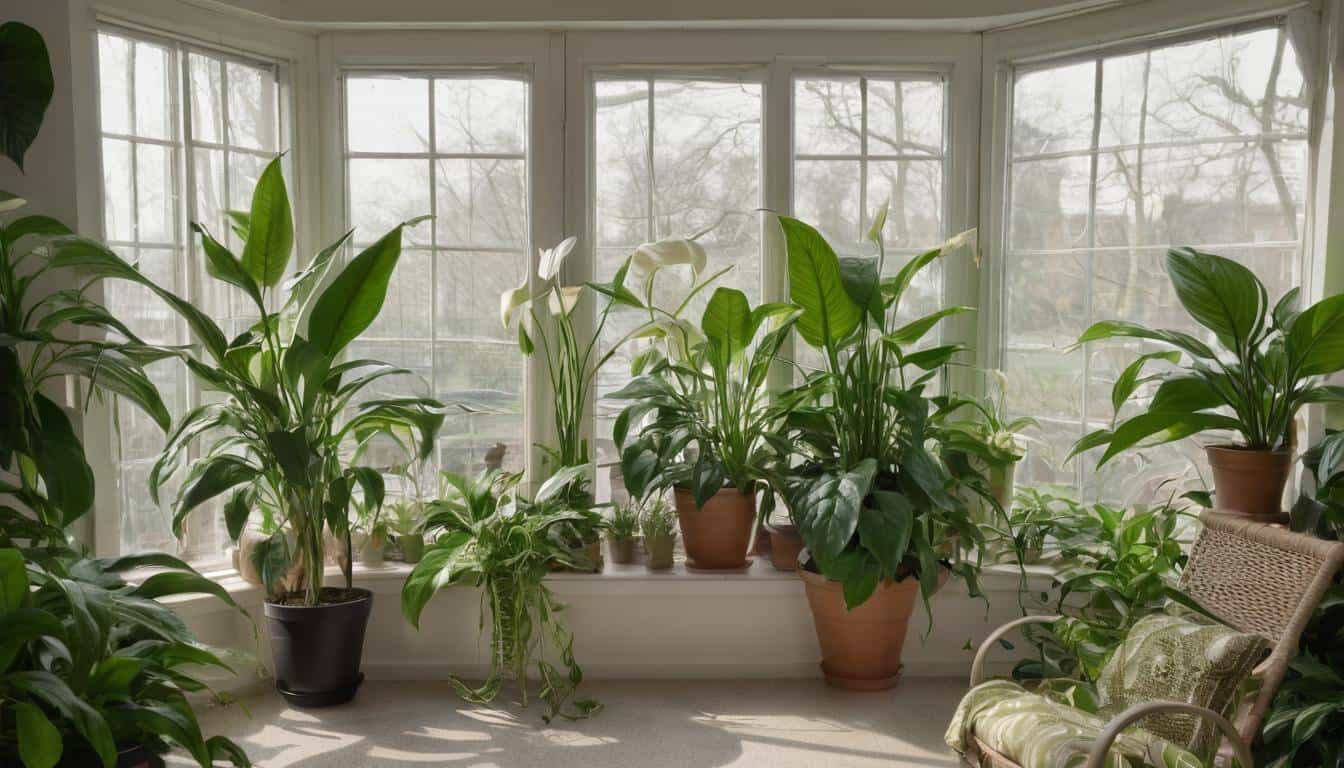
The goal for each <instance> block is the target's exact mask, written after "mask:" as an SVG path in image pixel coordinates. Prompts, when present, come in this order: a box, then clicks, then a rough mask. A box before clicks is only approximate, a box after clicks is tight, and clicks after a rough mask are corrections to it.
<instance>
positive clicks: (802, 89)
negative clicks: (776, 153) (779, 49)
mask: <svg viewBox="0 0 1344 768" xmlns="http://www.w3.org/2000/svg"><path fill="white" fill-rule="evenodd" d="M793 100H794V106H793V149H794V152H797V153H798V154H800V155H822V154H824V155H834V154H842V155H853V154H858V152H859V149H860V139H859V133H860V131H861V130H862V125H863V97H862V95H861V93H860V90H859V78H857V77H848V78H806V79H799V80H797V81H795V82H794V87H793Z"/></svg>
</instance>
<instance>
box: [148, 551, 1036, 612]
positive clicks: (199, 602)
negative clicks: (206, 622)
mask: <svg viewBox="0 0 1344 768" xmlns="http://www.w3.org/2000/svg"><path fill="white" fill-rule="evenodd" d="M412 567H413V566H411V565H408V564H407V563H403V562H399V561H391V560H389V561H387V562H385V563H383V564H382V565H381V566H366V565H364V564H362V563H356V564H355V567H354V572H353V576H354V583H355V585H356V586H359V587H364V588H365V589H368V590H369V591H371V592H373V593H374V594H375V595H390V596H392V598H393V599H394V600H396V599H398V598H397V596H398V595H399V594H400V593H401V586H402V584H403V583H404V582H405V581H406V577H407V576H408V575H410V573H411V569H412ZM1054 572H1055V569H1054V568H1053V567H1051V566H1049V565H1031V566H1027V568H1026V580H1025V583H1024V581H1023V575H1022V573H1021V572H1019V571H1018V569H1017V568H1016V567H1015V566H1010V565H990V566H986V567H985V568H984V570H983V571H982V574H981V587H982V589H983V590H984V592H985V593H986V595H988V596H989V597H990V598H991V599H994V597H995V596H1003V595H1013V594H1016V593H1017V592H1018V591H1019V589H1023V588H1025V589H1028V590H1031V591H1033V592H1042V591H1048V590H1050V588H1051V578H1052V576H1053V575H1054ZM147 573H148V571H146V572H145V573H143V574H141V573H136V574H131V577H130V578H129V579H128V580H131V581H135V580H136V578H135V577H137V576H140V577H143V575H147ZM204 575H205V576H206V577H208V578H210V579H212V580H214V581H215V582H216V583H218V584H219V585H220V586H222V587H223V588H224V589H225V591H227V592H228V593H229V596H230V597H232V598H233V599H234V600H235V601H236V602H237V603H238V604H239V605H241V606H242V607H243V608H245V609H252V608H257V607H259V606H260V605H261V603H262V601H263V599H264V598H265V594H264V591H263V590H262V589H261V587H259V586H257V585H255V584H250V583H248V582H246V581H244V580H243V579H242V577H240V576H239V575H238V573H237V572H236V571H234V570H233V569H220V570H216V571H207V572H205V574H204ZM326 580H327V583H328V584H333V583H338V582H339V581H340V580H341V572H340V570H339V569H337V568H335V567H329V568H328V569H327V573H326ZM546 582H547V586H549V587H550V588H551V590H552V591H553V592H555V593H556V596H557V597H559V598H561V599H562V600H563V599H565V598H567V597H571V596H572V597H579V596H588V595H613V596H615V595H647V596H659V595H668V596H681V597H693V596H705V597H737V596H742V597H769V596H776V595H790V594H797V593H801V592H802V583H801V582H800V581H799V579H798V577H797V576H796V575H795V574H793V573H791V572H788V571H779V570H776V569H775V568H774V567H773V566H771V564H770V561H769V558H763V557H757V558H755V561H754V562H753V563H752V565H751V567H750V568H747V569H746V570H743V571H733V572H727V573H707V572H703V571H692V570H689V569H687V568H686V565H685V563H684V562H683V561H681V560H680V559H679V560H677V562H676V563H675V564H674V565H673V567H672V568H671V569H669V570H666V571H650V570H649V569H647V568H645V567H644V565H643V564H629V565H617V564H614V563H607V564H606V566H605V568H604V569H603V571H602V572H601V573H567V572H557V573H551V574H547V576H546ZM946 590H948V591H955V592H956V593H957V594H960V595H964V594H965V593H966V586H965V585H964V584H962V583H960V582H954V583H953V584H951V585H949V586H948V587H947V588H946ZM161 602H163V603H164V604H165V605H168V606H170V607H171V608H172V609H173V610H174V611H176V612H178V613H179V614H181V615H183V616H199V615H204V614H209V613H216V612H219V611H227V610H231V609H229V608H228V607H227V606H225V605H224V604H223V603H222V602H220V601H219V600H218V599H217V598H215V597H213V596H211V595H204V594H192V595H174V596H171V597H165V598H162V599H161ZM257 618H260V617H259V616H258V617H257Z"/></svg>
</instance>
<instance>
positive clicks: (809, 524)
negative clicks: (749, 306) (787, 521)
mask: <svg viewBox="0 0 1344 768" xmlns="http://www.w3.org/2000/svg"><path fill="white" fill-rule="evenodd" d="M876 473H877V462H876V461H874V460H873V459H864V460H863V461H861V462H859V464H858V465H857V466H856V467H855V468H854V469H853V470H851V471H849V472H843V473H840V474H827V475H822V476H821V477H819V478H817V479H816V480H814V481H813V482H812V484H811V485H810V486H809V487H808V489H807V491H806V493H805V494H804V495H803V500H802V503H801V504H798V505H796V506H795V507H794V510H793V514H794V518H795V522H797V524H798V533H799V534H800V535H801V536H802V537H803V542H804V543H805V544H807V548H808V550H810V551H811V552H812V554H813V555H814V556H815V557H817V558H818V559H819V560H820V561H822V562H826V561H829V560H834V559H835V558H836V557H838V556H839V555H840V553H841V552H842V551H843V550H844V549H845V547H846V546H847V545H848V544H849V540H850V537H852V536H853V535H854V530H855V529H856V528H857V527H858V524H859V511H860V509H862V507H863V499H864V497H865V496H867V495H868V490H869V488H870V487H871V486H872V483H873V476H874V475H875V474H876Z"/></svg>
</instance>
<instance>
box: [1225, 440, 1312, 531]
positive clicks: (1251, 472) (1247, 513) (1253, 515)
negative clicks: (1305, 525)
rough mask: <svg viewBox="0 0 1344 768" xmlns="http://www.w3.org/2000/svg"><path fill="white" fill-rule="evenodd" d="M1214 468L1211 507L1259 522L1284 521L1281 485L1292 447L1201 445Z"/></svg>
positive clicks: (1285, 475) (1285, 517) (1289, 462)
mask: <svg viewBox="0 0 1344 768" xmlns="http://www.w3.org/2000/svg"><path fill="white" fill-rule="evenodd" d="M1204 451H1205V453H1206V454H1207V455H1208V457H1209V467H1210V469H1212V470H1213V490H1214V493H1213V506H1214V510H1215V511H1217V512H1221V513H1223V514H1225V515H1233V516H1236V517H1244V518H1247V519H1250V520H1255V521H1258V522H1262V523H1286V522H1287V521H1288V520H1287V518H1288V516H1287V515H1286V514H1284V512H1283V488H1284V485H1285V484H1287V482H1288V475H1289V473H1290V472H1291V471H1292V468H1293V454H1292V451H1288V450H1282V451H1255V450H1250V449H1247V448H1238V447H1236V446H1232V445H1210V446H1207V447H1206V448H1205V449H1204Z"/></svg>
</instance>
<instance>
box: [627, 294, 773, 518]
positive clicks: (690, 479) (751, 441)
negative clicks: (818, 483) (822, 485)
mask: <svg viewBox="0 0 1344 768" xmlns="http://www.w3.org/2000/svg"><path fill="white" fill-rule="evenodd" d="M798 314H799V310H798V309H797V308H796V307H794V306H793V305H792V304H786V303H774V304H762V305H761V306H759V307H756V308H754V309H753V308H752V307H751V305H750V304H749V303H748V301H747V297H746V294H744V293H742V292H741V291H739V290H737V289H734V288H718V289H716V290H715V291H714V294H713V296H712V297H710V300H709V303H708V304H707V305H706V307H705V312H704V315H703V317H702V319H701V321H700V327H699V333H696V332H695V331H696V329H695V327H694V326H691V325H690V324H689V323H686V322H684V321H682V322H678V321H676V320H675V319H674V320H672V321H670V322H662V323H660V322H659V321H660V320H661V319H662V318H659V317H658V316H657V315H656V313H655V312H654V311H653V310H652V309H650V318H649V319H650V323H652V324H654V328H653V331H654V332H655V333H656V334H657V335H659V336H662V337H664V339H665V341H666V342H667V344H666V350H667V351H666V352H664V351H661V350H659V348H658V347H651V348H650V349H649V351H648V352H647V353H645V354H641V355H640V356H638V357H637V358H636V359H635V365H634V370H633V373H635V374H636V376H635V378H634V379H632V380H631V381H630V383H629V384H627V385H626V386H625V387H623V388H622V389H621V390H619V391H617V392H615V393H613V394H611V395H609V397H610V398H611V399H613V400H622V401H627V402H628V403H629V405H627V406H626V407H625V409H624V410H622V411H621V413H620V415H619V416H617V418H616V423H615V426H614V429H613V433H614V437H615V440H616V445H617V446H618V447H620V449H621V473H622V475H623V476H624V479H625V484H626V487H627V488H629V489H630V492H631V493H632V494H634V496H635V497H637V498H643V497H644V496H645V495H646V494H648V493H651V492H657V491H660V490H665V489H667V488H669V487H673V486H680V487H683V488H689V489H690V490H691V494H692V495H693V496H694V497H695V503H696V504H697V505H704V504H705V503H706V502H707V501H709V499H710V498H711V497H713V496H714V494H716V493H718V492H719V491H720V490H722V489H723V488H725V487H732V488H736V489H737V490H739V491H741V492H742V493H747V494H753V493H755V491H756V490H757V487H758V484H759V483H760V482H761V481H762V480H764V479H766V477H767V475H768V474H769V473H770V471H771V469H772V468H773V467H774V466H775V465H776V464H777V462H778V456H779V453H778V450H779V446H780V441H779V440H778V439H777V438H778V437H779V428H780V425H781V424H782V423H783V420H784V416H785V414H786V413H788V411H789V408H790V406H791V404H792V403H793V401H794V400H793V399H792V398H788V397H771V394H770V393H769V392H768V391H767V388H766V379H767V377H768V375H769V373H770V368H771V366H772V365H773V364H774V362H775V358H776V355H777V354H778V353H779V348H780V347H781V346H782V345H783V344H784V342H785V341H786V340H787V339H788V336H789V333H790V332H791V330H792V328H793V324H794V322H795V321H796V320H797V318H798ZM646 417H650V418H648V420H647V423H643V422H645V419H646ZM632 425H633V426H634V428H635V429H636V435H635V437H634V438H633V439H627V438H628V433H629V430H630V428H631V427H632ZM766 487H767V488H769V486H766Z"/></svg>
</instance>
